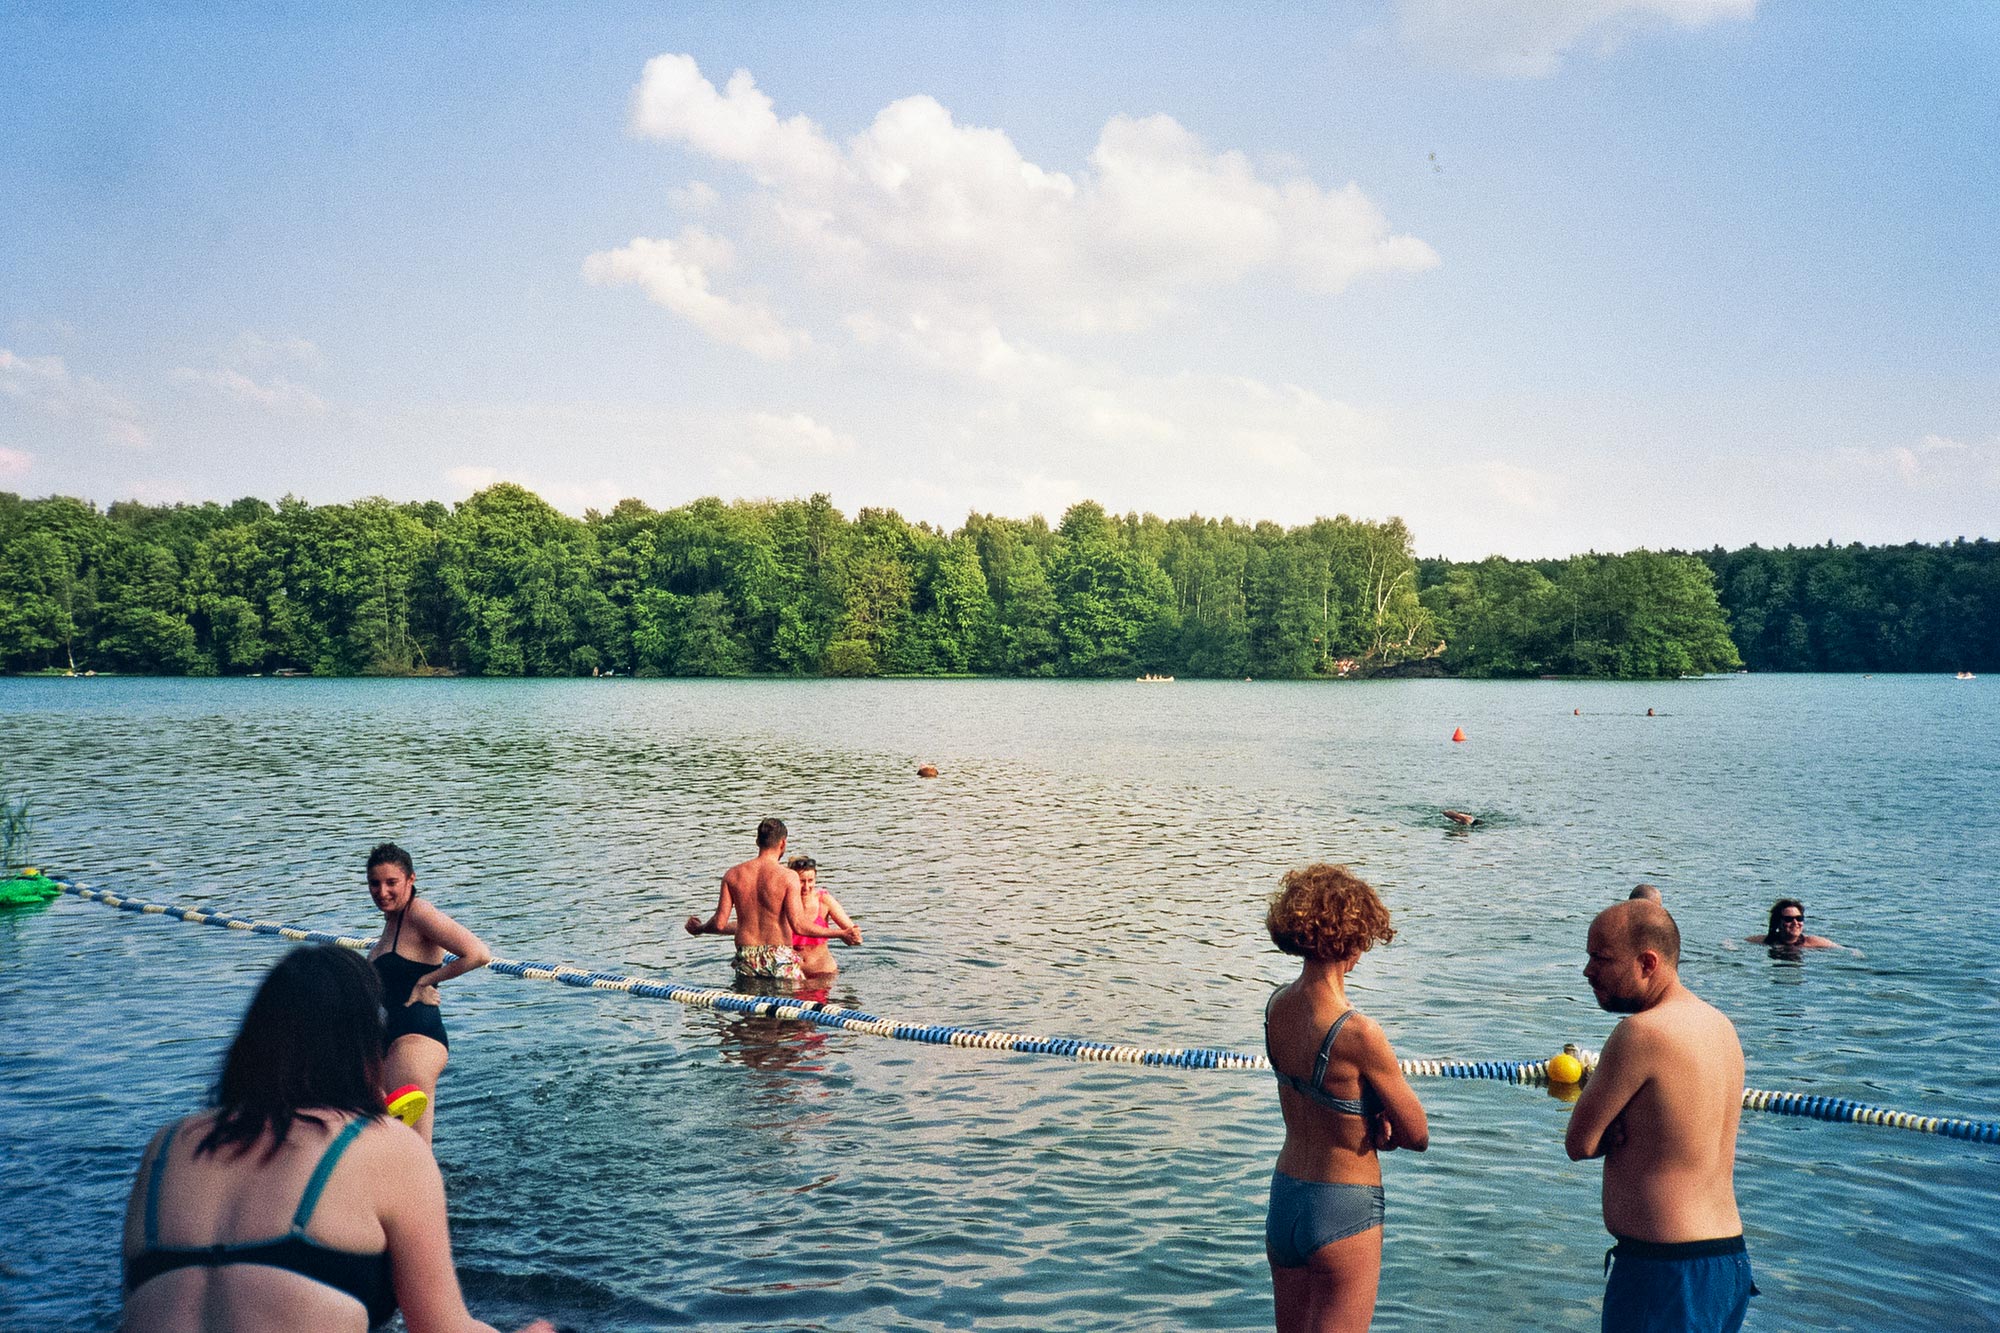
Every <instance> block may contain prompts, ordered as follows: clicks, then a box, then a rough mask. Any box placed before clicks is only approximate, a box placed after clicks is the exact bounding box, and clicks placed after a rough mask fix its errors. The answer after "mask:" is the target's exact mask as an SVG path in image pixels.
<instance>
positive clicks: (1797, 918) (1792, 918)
mask: <svg viewBox="0 0 2000 1333" xmlns="http://www.w3.org/2000/svg"><path fill="white" fill-rule="evenodd" d="M1778 920H1779V921H1780V922H1786V921H1804V920H1805V917H1804V916H1781V917H1779V918H1778Z"/></svg>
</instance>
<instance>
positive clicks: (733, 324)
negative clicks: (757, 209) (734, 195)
mask: <svg viewBox="0 0 2000 1333" xmlns="http://www.w3.org/2000/svg"><path fill="white" fill-rule="evenodd" d="M730 260H731V248H730V246H729V244H728V242H726V241H724V240H722V239H721V238H720V237H716V236H712V235H710V234H709V233H707V232H704V231H702V230H700V229H699V228H695V227H690V228H688V229H687V230H686V231H684V232H682V233H681V235H680V237H679V239H678V240H672V241H668V240H658V239H654V238H651V237H645V236H641V237H639V238H638V239H636V240H634V241H633V242H632V243H631V244H630V245H627V246H623V247H621V248H619V249H617V250H604V251H600V252H598V253H597V254H594V255H591V256H590V257H589V258H588V259H586V260H584V261H583V276H584V277H585V278H586V279H587V280H589V281H590V282H592V283H595V284H596V285H598V286H600V287H620V286H636V287H639V288H641V289H643V290H644V291H645V293H646V295H647V296H648V297H650V298H651V299H652V300H653V302H654V303H655V304H657V305H661V306H665V307H666V308H667V309H668V310H671V311H673V312H674V313H675V314H677V315H679V316H680V317H681V318H682V319H685V320H687V321H688V322H689V323H690V324H693V325H694V326H695V327H696V328H698V329H700V330H701V331H702V332H703V333H706V334H707V335H708V336H709V337H711V338H713V339H715V340H716V341H717V342H721V343H727V344H729V345H730V346H732V347H740V348H742V349H743V350H744V351H746V352H749V353H750V354H751V355H753V356H758V357H762V358H763V359H765V360H767V361H781V360H783V359H785V358H786V357H789V356H790V355H791V354H792V353H793V352H794V351H796V350H797V349H799V348H801V347H804V346H805V345H806V344H807V343H808V342H809V341H810V339H809V338H808V337H807V335H806V334H805V333H803V332H801V331H798V330H794V329H789V328H786V327H785V325H784V323H783V322H782V321H780V320H779V319H778V317H777V316H775V315H773V314H772V313H771V312H770V311H769V310H767V309H765V308H764V307H763V306H761V305H758V304H756V303H754V302H747V301H735V300H731V299H730V298H729V297H726V296H722V295H719V294H718V293H716V292H715V291H713V290H711V288H710V286H709V274H710V272H711V271H713V270H716V269H720V268H726V267H728V266H729V263H730Z"/></svg>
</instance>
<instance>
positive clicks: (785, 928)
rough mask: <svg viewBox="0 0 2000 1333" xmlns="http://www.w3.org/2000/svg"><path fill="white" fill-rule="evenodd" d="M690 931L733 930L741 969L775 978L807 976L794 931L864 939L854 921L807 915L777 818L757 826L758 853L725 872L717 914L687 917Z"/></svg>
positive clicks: (854, 940)
mask: <svg viewBox="0 0 2000 1333" xmlns="http://www.w3.org/2000/svg"><path fill="white" fill-rule="evenodd" d="M732 915H734V917H735V918H736V920H735V923H734V925H732V924H731V923H730V917H731V916H732ZM687 933H688V934H690V935H734V936H735V937H736V971H737V974H738V975H740V976H746V977H755V978H758V979H760V980H772V981H803V980H805V969H804V968H803V967H801V966H800V964H799V951H798V950H797V949H794V948H793V947H792V936H794V935H805V936H812V937H815V938H818V939H837V940H845V941H847V943H849V944H859V943H861V932H860V931H859V930H858V929H856V928H855V927H853V926H848V927H846V928H845V929H843V928H841V927H839V926H822V925H816V924H815V923H814V922H813V921H812V920H811V919H810V918H809V917H808V915H807V913H806V909H805V904H804V902H803V901H801V899H800V895H799V876H798V872H796V871H794V870H792V869H791V868H790V867H788V866H787V865H786V864H785V825H784V822H783V821H782V820H777V819H767V820H765V821H764V822H763V823H761V824H759V825H757V855H756V856H754V857H752V858H751V859H750V860H748V861H745V862H743V864H741V865H736V866H731V867H730V868H729V869H728V871H726V872H725V873H724V874H723V876H722V896H721V897H720V898H719V899H718V900H717V901H716V904H715V915H714V916H712V917H710V918H709V919H708V920H706V921H703V920H702V919H701V918H700V917H698V916H691V917H689V918H688V919H687Z"/></svg>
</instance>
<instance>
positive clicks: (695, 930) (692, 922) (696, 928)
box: [687, 916, 701, 935]
mask: <svg viewBox="0 0 2000 1333" xmlns="http://www.w3.org/2000/svg"><path fill="white" fill-rule="evenodd" d="M687 931H688V934H690V935H699V934H701V918H700V917H698V916H691V917H689V918H688V922H687Z"/></svg>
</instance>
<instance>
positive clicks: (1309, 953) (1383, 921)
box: [1264, 862, 1396, 963]
mask: <svg viewBox="0 0 2000 1333" xmlns="http://www.w3.org/2000/svg"><path fill="white" fill-rule="evenodd" d="M1264 928H1265V929H1266V930H1267V931H1269V932H1270V935H1271V942H1272V943H1273V944H1275V945H1277V946H1278V947H1279V948H1280V949H1283V950H1284V951H1285V952H1286V953H1288V954H1293V955H1295V956H1297V957H1300V958H1318V959H1320V960H1321V961H1323V962H1329V963H1337V962H1341V961H1343V960H1346V959H1354V958H1359V957H1360V956H1361V955H1362V953H1363V952H1365V951H1366V950H1367V949H1368V948H1370V947H1371V946H1373V945H1376V944H1387V943H1388V942H1389V941H1390V940H1393V939H1395V938H1396V931H1395V929H1394V928H1393V927H1392V926H1390V924H1389V909H1388V908H1386V907H1384V906H1383V905H1382V900H1381V899H1380V898H1377V897H1376V896H1375V890H1374V889H1372V888H1370V887H1368V882H1367V881H1366V880H1364V879H1362V878H1361V877H1360V876H1359V875H1357V874H1355V873H1354V872H1353V871H1352V870H1349V869H1348V868H1347V867H1346V866H1334V865H1327V864H1326V863H1325V862H1315V863H1314V864H1312V865H1309V866H1307V867H1306V868H1305V869H1303V870H1288V871H1286V872H1285V877H1284V878H1283V879H1281V880H1279V881H1278V891H1277V892H1276V893H1275V894H1273V895H1272V896H1271V906H1270V910H1269V912H1268V913H1266V915H1265V917H1264Z"/></svg>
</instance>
